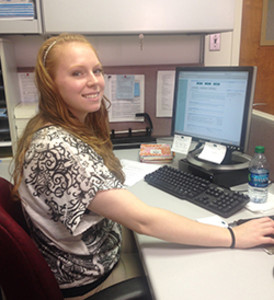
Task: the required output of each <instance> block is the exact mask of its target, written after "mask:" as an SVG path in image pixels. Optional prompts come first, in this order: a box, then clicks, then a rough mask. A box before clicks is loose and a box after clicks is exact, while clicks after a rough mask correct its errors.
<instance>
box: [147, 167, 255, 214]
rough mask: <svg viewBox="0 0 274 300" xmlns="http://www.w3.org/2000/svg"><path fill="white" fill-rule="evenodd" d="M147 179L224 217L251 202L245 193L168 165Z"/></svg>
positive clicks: (172, 193) (162, 188) (151, 183)
mask: <svg viewBox="0 0 274 300" xmlns="http://www.w3.org/2000/svg"><path fill="white" fill-rule="evenodd" d="M145 181H146V182H147V183H148V184H150V185H153V186H155V187H157V188H159V189H161V190H163V191H165V192H167V193H169V194H171V195H174V196H176V197H178V198H181V199H184V200H188V201H189V202H191V203H193V204H196V205H198V206H200V207H203V208H205V209H207V210H209V211H211V212H213V213H214V214H217V215H219V216H221V217H224V218H228V217H230V216H232V215H233V214H234V213H236V212H237V211H239V210H240V209H242V208H243V207H244V206H245V205H246V204H247V203H248V202H249V197H248V196H247V195H244V194H243V193H239V192H235V191H231V190H229V189H227V188H223V187H220V186H218V185H216V184H214V183H212V182H210V181H209V180H207V179H204V178H201V177H199V176H196V175H193V174H191V173H188V172H183V171H180V170H177V169H175V168H172V167H170V166H167V165H166V166H163V167H160V168H159V169H158V170H156V171H154V172H152V173H150V174H148V175H146V176H145Z"/></svg>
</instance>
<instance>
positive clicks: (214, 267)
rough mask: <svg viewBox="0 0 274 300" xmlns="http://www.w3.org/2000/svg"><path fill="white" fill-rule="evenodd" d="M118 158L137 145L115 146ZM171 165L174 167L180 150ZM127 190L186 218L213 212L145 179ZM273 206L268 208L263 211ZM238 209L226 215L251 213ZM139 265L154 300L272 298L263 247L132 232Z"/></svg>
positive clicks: (273, 283)
mask: <svg viewBox="0 0 274 300" xmlns="http://www.w3.org/2000/svg"><path fill="white" fill-rule="evenodd" d="M115 154H116V155H117V156H118V157H119V158H120V159H131V160H136V161H138V149H129V150H117V151H115ZM176 156H177V157H175V159H174V162H173V164H172V165H173V166H175V167H178V161H179V159H181V157H180V155H176ZM129 190H130V191H131V192H133V193H134V194H135V195H136V196H138V197H139V198H140V199H141V200H142V201H144V202H145V203H147V204H148V205H152V206H156V207H161V208H164V209H168V210H170V211H173V212H175V213H177V214H181V215H184V216H186V217H189V218H191V219H194V220H196V219H199V218H205V217H209V216H212V213H210V212H209V211H207V210H205V209H203V208H200V207H197V206H195V205H193V204H191V203H189V202H188V201H184V200H180V199H178V198H176V197H174V196H172V195H169V194H167V193H165V192H163V191H161V190H159V189H157V188H155V187H153V186H150V185H148V184H147V183H145V182H144V180H141V181H139V182H138V183H137V184H135V185H134V186H131V187H129ZM270 214H272V215H273V214H274V211H273V210H272V211H271V212H268V215H270ZM257 216H258V215H257V214H254V213H252V212H251V211H249V210H247V209H242V210H241V211H240V212H238V213H236V214H235V215H233V216H232V217H230V218H228V219H225V221H227V222H228V223H229V222H232V221H234V220H237V219H242V218H254V217H257ZM136 241H137V244H138V247H139V251H140V256H141V258H142V262H143V266H144V269H145V271H146V273H147V276H148V280H149V282H150V285H151V290H152V293H153V295H154V298H155V299H156V300H169V299H172V300H177V299H178V300H181V299H186V300H198V299H199V300H200V299H203V300H219V299H222V300H231V299H241V300H258V299H262V300H270V299H271V300H273V299H274V274H273V271H274V259H273V256H272V255H269V254H267V253H266V252H265V251H264V250H263V248H262V247H257V248H253V249H248V250H239V249H225V248H205V247H194V246H184V245H177V244H173V243H168V242H165V241H162V240H159V239H156V238H152V237H148V236H144V235H140V234H136Z"/></svg>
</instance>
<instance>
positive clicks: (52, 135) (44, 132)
mask: <svg viewBox="0 0 274 300" xmlns="http://www.w3.org/2000/svg"><path fill="white" fill-rule="evenodd" d="M68 138H74V139H77V138H76V137H74V136H73V135H72V134H71V133H70V132H68V131H67V130H66V129H64V128H63V127H61V126H56V125H46V126H44V127H42V128H40V129H39V130H37V131H36V132H35V134H34V136H33V140H36V141H37V140H49V141H50V140H56V139H58V140H64V139H68Z"/></svg>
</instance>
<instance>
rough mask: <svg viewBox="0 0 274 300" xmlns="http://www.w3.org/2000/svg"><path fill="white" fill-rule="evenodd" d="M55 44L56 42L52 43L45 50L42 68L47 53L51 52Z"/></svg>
mask: <svg viewBox="0 0 274 300" xmlns="http://www.w3.org/2000/svg"><path fill="white" fill-rule="evenodd" d="M56 43H57V40H55V41H53V42H52V43H51V44H50V45H49V46H48V48H47V50H46V51H45V54H44V57H43V64H44V67H45V66H46V59H47V56H48V53H49V51H50V50H51V48H52V47H53V46H54V45H55V44H56Z"/></svg>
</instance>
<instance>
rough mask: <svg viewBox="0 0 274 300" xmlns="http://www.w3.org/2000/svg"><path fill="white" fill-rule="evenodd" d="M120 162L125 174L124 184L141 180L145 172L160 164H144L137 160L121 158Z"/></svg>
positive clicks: (151, 170)
mask: <svg viewBox="0 0 274 300" xmlns="http://www.w3.org/2000/svg"><path fill="white" fill-rule="evenodd" d="M121 164H122V167H123V171H124V173H125V176H126V180H125V183H124V185H126V186H132V185H134V184H135V183H137V182H138V181H140V180H142V179H143V178H144V177H145V176H146V175H147V174H149V173H151V172H153V171H155V170H157V169H158V168H160V167H161V166H162V165H161V164H146V163H141V162H138V161H133V160H128V159H122V160H121Z"/></svg>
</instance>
